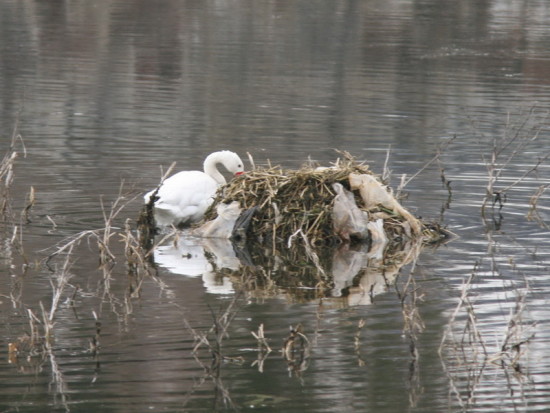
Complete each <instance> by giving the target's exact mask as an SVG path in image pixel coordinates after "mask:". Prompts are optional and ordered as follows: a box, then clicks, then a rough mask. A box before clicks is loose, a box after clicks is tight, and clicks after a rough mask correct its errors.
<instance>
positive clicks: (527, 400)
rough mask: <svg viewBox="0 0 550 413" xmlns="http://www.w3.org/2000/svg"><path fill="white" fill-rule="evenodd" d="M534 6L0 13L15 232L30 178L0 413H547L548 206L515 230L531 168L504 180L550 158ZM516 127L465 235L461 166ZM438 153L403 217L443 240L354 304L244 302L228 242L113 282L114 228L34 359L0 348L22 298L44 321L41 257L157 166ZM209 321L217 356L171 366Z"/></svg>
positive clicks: (110, 5) (479, 184)
mask: <svg viewBox="0 0 550 413" xmlns="http://www.w3.org/2000/svg"><path fill="white" fill-rule="evenodd" d="M549 14H550V9H549V8H548V5H547V4H546V2H545V1H542V0H538V1H531V2H524V1H498V0H492V1H484V2H478V1H461V2H456V1H429V0H421V1H414V2H413V1H399V0H391V1H363V2H357V1H319V2H315V3H312V2H308V1H298V2H296V1H266V2H252V1H235V2H223V1H206V2H193V1H170V0H168V1H163V2H148V1H126V0H120V1H108V0H98V1H95V2H89V1H72V2H40V1H30V0H18V1H12V0H7V1H3V2H2V3H1V5H0V53H1V59H0V79H1V83H0V135H1V136H2V150H3V151H5V150H7V148H8V146H9V141H10V136H11V134H12V130H13V128H14V125H16V124H18V131H19V133H20V134H21V136H22V137H23V142H24V147H25V150H26V151H24V150H23V147H22V144H21V141H19V140H18V141H17V150H18V152H19V155H20V156H19V157H18V159H17V163H16V165H15V175H14V176H15V180H14V183H13V186H12V190H11V196H12V198H13V199H12V206H13V211H14V214H15V215H14V216H16V219H15V221H16V222H19V218H18V217H19V211H21V209H22V208H23V207H24V205H25V199H26V198H27V196H28V195H27V194H28V193H29V191H30V187H31V186H32V187H33V188H34V191H35V198H36V201H35V204H34V206H33V208H32V210H31V215H30V219H31V222H30V223H25V224H23V225H22V227H21V228H20V230H21V232H18V233H17V234H22V241H21V244H22V246H23V250H22V251H21V249H17V248H16V246H14V245H13V242H11V241H10V240H11V239H12V235H13V226H12V225H11V224H9V223H6V224H5V225H4V227H3V232H2V262H1V265H2V266H1V268H0V276H1V282H0V311H1V312H0V318H1V326H2V327H1V330H0V331H1V333H0V365H1V369H0V372H1V373H0V384H1V386H0V388H1V390H0V410H2V411H25V412H43V411H75V412H88V411H90V412H91V411H94V412H95V411H205V412H208V411H217V410H239V411H247V410H256V411H265V412H268V411H274V412H275V411H277V412H278V411H285V412H293V411H296V412H298V411H299V412H325V411H326V412H332V411H336V410H338V411H368V412H374V411H376V412H396V411H417V412H439V411H536V410H541V411H545V410H548V409H550V396H549V394H550V389H549V387H548V382H549V377H548V371H549V370H550V366H549V365H548V360H549V357H548V356H549V354H548V342H549V341H550V334H549V333H548V324H549V321H550V313H549V312H548V311H547V310H546V308H547V306H548V298H547V297H548V293H549V290H550V278H549V274H548V267H549V265H550V256H549V255H550V253H549V245H550V236H549V231H548V223H549V221H548V219H549V213H550V212H549V197H548V191H546V192H544V193H543V194H542V196H541V197H540V198H539V199H538V203H537V205H538V209H537V211H538V213H539V214H540V220H541V222H537V221H536V220H528V219H527V214H528V213H529V212H530V206H529V202H530V199H531V198H532V196H533V195H535V194H536V191H537V189H539V188H540V187H541V186H544V185H548V184H549V178H548V177H549V176H550V170H549V167H548V161H547V160H546V161H544V162H543V163H542V164H541V165H540V166H539V167H538V168H537V170H536V171H534V172H533V173H531V174H529V175H527V176H526V177H525V178H524V179H523V180H521V182H516V181H517V180H518V179H519V178H521V177H522V176H523V175H524V173H525V172H527V171H528V170H530V169H531V168H533V167H534V166H535V165H536V162H537V158H539V157H542V156H544V155H545V154H547V153H548V151H549V148H550V144H549V137H550V132H549V130H548V121H547V119H546V111H547V110H548V107H549V104H550V59H549V58H548V51H547V44H548V37H549V35H550V32H549V30H550V29H548V25H547V21H548V17H549ZM516 135H517V136H518V138H517V139H516V140H513V141H512V143H511V144H510V145H509V146H508V147H507V148H506V149H505V150H504V152H503V155H502V158H500V161H499V162H500V164H501V165H505V168H504V169H503V170H502V173H501V174H500V175H499V179H498V182H497V183H496V189H500V190H502V189H504V188H505V187H507V186H509V185H513V186H512V187H511V188H510V189H509V190H507V191H506V203H505V204H504V206H503V208H502V209H501V210H500V213H499V212H498V210H497V211H496V212H495V211H493V212H491V211H489V210H488V211H487V214H486V220H485V221H484V220H483V219H482V217H481V210H480V207H481V204H482V200H483V196H484V194H485V187H486V185H487V182H488V172H487V168H486V165H485V161H486V160H488V159H490V157H491V154H492V152H493V140H494V139H495V138H499V139H505V140H507V141H510V139H511V138H512V137H513V136H516ZM535 136H537V137H538V138H537V139H531V138H534V137H535ZM453 137H455V138H454V140H453V141H452V143H451V144H450V145H449V146H448V147H446V148H445V149H443V151H442V156H441V163H437V162H434V163H432V164H430V165H429V166H428V167H426V168H425V169H424V170H423V171H422V173H420V174H419V175H418V176H416V177H415V179H413V180H411V181H410V183H408V185H407V187H406V192H407V194H408V197H407V199H406V200H405V201H404V203H405V205H406V206H407V207H408V208H410V210H411V211H413V212H414V213H415V214H417V215H421V216H422V217H424V218H426V219H430V220H441V221H442V222H443V224H445V225H446V226H447V227H448V228H449V229H450V230H452V231H453V232H454V233H456V234H457V235H458V238H457V239H455V240H454V241H453V242H451V243H449V244H446V245H444V246H440V247H439V248H425V249H424V250H423V251H422V253H421V254H420V256H419V257H418V260H417V262H416V265H415V266H414V268H412V266H411V264H408V265H406V266H404V267H403V268H402V269H401V273H400V274H401V275H399V276H398V277H397V278H396V279H384V282H381V281H380V280H378V281H377V282H376V289H373V290H372V291H373V292H374V293H372V294H366V295H365V294H363V295H361V290H360V289H359V290H357V289H355V290H353V291H355V292H358V294H359V295H357V294H356V295H353V294H350V295H349V296H346V295H347V294H349V290H348V291H346V292H345V293H342V292H341V291H340V292H339V291H333V294H332V295H333V296H332V297H328V298H324V299H320V298H319V297H317V295H318V294H316V292H315V291H313V292H312V291H311V290H310V289H308V288H306V287H307V286H305V287H303V288H297V287H296V286H295V285H290V286H289V285H275V286H273V285H272V286H271V287H270V288H267V287H266V285H265V284H264V285H262V286H260V287H262V288H260V287H258V288H257V289H255V290H254V291H250V290H245V291H243V289H242V285H240V284H239V283H236V282H235V280H236V279H235V278H233V280H232V278H231V277H234V276H235V274H239V272H241V273H244V270H243V269H242V267H240V263H239V262H237V261H235V260H234V257H232V255H231V254H232V251H233V250H232V248H227V246H226V245H225V246H223V245H222V246H217V248H218V251H220V249H221V251H223V252H221V253H219V256H221V257H225V258H226V261H224V262H223V263H219V262H218V263H217V265H218V266H217V267H213V265H212V264H213V263H212V262H208V260H207V259H206V257H205V255H204V245H202V242H201V241H198V240H193V239H187V238H185V237H183V238H182V239H180V244H179V248H180V250H177V251H175V250H174V249H173V247H172V246H171V245H172V244H171V243H167V244H166V245H165V246H164V247H162V248H160V249H158V250H157V251H156V253H155V259H156V261H157V264H158V274H157V275H156V276H155V277H151V276H145V277H143V278H140V279H139V280H138V281H140V282H141V283H138V284H136V279H135V278H132V277H131V276H129V275H128V270H127V268H126V266H125V260H124V251H123V246H122V245H121V244H120V243H119V238H120V237H119V235H118V234H116V235H115V236H114V237H113V238H112V241H111V244H112V246H111V248H112V252H113V254H114V255H115V256H116V257H117V263H116V265H115V266H114V267H113V268H109V272H107V273H105V272H104V270H102V269H98V252H97V248H96V244H97V242H96V241H95V240H94V239H93V238H91V240H90V241H89V239H83V240H82V242H81V243H80V244H79V245H78V246H77V247H75V249H74V250H73V252H72V255H71V260H70V262H71V266H70V269H69V271H68V273H69V274H70V280H69V283H68V284H67V285H66V286H65V287H64V289H63V294H62V296H61V299H60V302H59V305H58V307H57V311H56V312H55V320H54V321H55V325H54V327H53V332H54V334H53V335H54V339H53V340H52V348H51V351H50V352H49V353H47V354H44V353H42V354H38V355H34V356H32V357H29V358H27V357H26V356H23V357H13V354H9V352H8V343H14V342H17V339H18V338H19V337H21V336H23V334H24V333H25V332H27V333H30V323H29V315H28V314H29V313H28V311H29V310H31V311H32V312H33V313H34V314H36V315H37V316H38V317H41V309H40V302H42V303H43V304H44V306H45V308H46V310H47V311H49V308H50V303H51V301H52V295H53V293H52V285H51V283H50V282H51V281H52V280H54V281H55V280H56V279H57V278H56V275H55V274H59V272H60V271H61V270H62V268H63V265H64V261H63V260H61V259H57V260H54V261H53V262H52V263H51V264H52V269H53V272H52V271H50V270H48V269H47V267H46V266H45V265H44V263H43V262H42V260H43V258H45V257H46V256H47V255H48V254H49V253H51V252H52V251H53V250H52V249H51V248H53V247H54V246H55V245H58V243H60V242H61V243H64V242H65V243H66V242H67V237H70V236H75V235H77V234H79V233H80V232H81V231H86V230H92V229H98V228H102V227H103V226H104V217H103V213H102V206H101V205H102V204H101V202H103V204H104V206H105V208H106V209H107V210H109V208H110V205H111V203H112V202H114V200H115V199H116V198H117V195H118V194H119V191H120V187H121V183H123V189H122V192H123V193H124V194H128V195H127V196H126V198H125V199H126V200H129V201H130V202H129V203H128V205H127V206H126V207H125V208H124V209H123V210H122V212H121V213H120V214H119V216H118V217H117V220H116V221H115V226H116V227H118V228H120V227H122V226H123V224H124V221H125V220H126V219H127V218H131V219H135V218H136V216H137V213H138V210H139V208H140V200H139V198H138V199H136V200H135V201H131V198H132V196H133V195H134V194H138V193H140V192H143V191H145V190H149V189H150V188H152V187H154V186H155V185H156V183H157V182H158V181H159V178H160V176H161V167H162V168H164V170H165V169H166V168H167V167H168V166H169V165H170V164H171V163H172V162H173V161H177V168H178V169H196V168H200V164H201V162H202V159H203V158H204V156H205V155H206V154H208V153H209V152H211V151H213V150H216V149H220V148H224V149H232V150H235V151H237V152H239V153H240V154H241V155H242V156H243V158H245V159H246V152H250V153H251V154H252V156H253V157H254V159H255V161H256V162H257V163H260V164H265V163H266V162H267V160H268V159H269V160H270V161H271V162H272V163H276V164H282V165H284V166H286V167H297V166H298V165H300V164H301V163H302V162H304V161H305V160H307V159H308V158H312V159H314V160H317V161H319V162H320V163H323V164H327V163H328V162H330V161H333V160H334V159H335V157H336V155H335V152H334V149H335V148H336V149H341V150H347V151H349V152H350V153H352V154H353V155H355V156H356V157H358V158H359V159H361V160H364V161H366V162H368V163H369V164H370V165H371V167H372V169H373V170H374V171H379V172H381V171H382V169H383V166H384V163H385V159H386V152H387V150H388V148H389V147H391V154H390V157H389V161H388V166H389V168H390V169H391V170H392V181H391V182H392V184H393V186H397V185H398V183H399V182H400V179H401V176H402V175H403V174H407V176H408V177H410V176H412V175H414V174H416V173H417V172H418V171H419V170H420V169H421V168H422V167H423V166H424V165H425V164H426V163H427V162H428V161H429V160H430V159H432V158H433V156H434V155H435V154H436V152H437V148H438V147H439V146H440V145H442V144H445V142H448V141H449V140H450V139H452V138H453ZM498 142H499V141H497V145H499V143H498ZM519 143H522V144H521V146H519V147H518V146H517V145H518V144H519ZM523 143H524V145H523ZM24 152H26V153H24ZM25 154H26V156H23V155H25ZM508 159H509V160H508ZM441 168H443V170H444V175H445V177H446V179H448V180H450V181H451V183H450V187H451V191H452V192H451V196H450V197H449V192H448V191H447V189H446V188H445V187H444V186H443V185H442V183H441V178H440V176H441ZM496 206H497V207H498V205H496ZM209 248H212V247H211V246H210V247H209ZM265 255H266V256H267V255H268V252H265ZM25 260H26V261H27V265H24V261H25ZM346 265H347V267H346ZM350 266H351V264H350V263H347V264H346V262H343V263H341V266H340V267H338V268H339V270H338V274H342V273H345V272H346V269H349V267H350ZM222 267H223V268H225V270H223V271H217V270H216V268H218V269H219V268H222ZM263 269H264V271H265V272H270V271H271V272H272V273H273V274H275V273H277V272H279V273H280V272H281V271H284V270H285V269H284V268H281V267H279V268H275V269H274V268H269V267H267V266H266V267H265V268H263ZM105 271H106V270H105ZM350 271H351V270H350ZM411 271H412V274H413V276H414V277H413V278H412V279H413V280H414V282H415V284H414V288H413V289H410V284H408V285H407V280H408V279H409V274H411ZM472 275H473V276H472ZM349 277H351V278H353V274H351V275H349ZM348 280H349V279H348ZM353 282H355V286H357V280H355V281H353V280H352V284H353ZM468 282H469V283H468ZM465 283H468V284H467V285H466V286H464V285H465ZM344 284H345V283H344ZM55 285H56V284H55V282H54V286H55ZM366 285H373V284H366ZM346 286H349V285H346ZM407 288H409V289H408V290H407ZM403 291H409V294H408V295H407V296H406V297H405V300H403V302H404V303H405V306H402V298H403V293H402V292H403ZM411 291H412V292H414V293H415V294H416V295H415V294H412V293H411ZM464 291H467V292H468V294H467V295H466V296H464V297H465V300H464V302H463V305H461V306H458V304H459V303H460V300H459V299H460V297H461V295H462V293H463V292H464ZM363 292H364V290H363ZM338 295H340V296H341V297H338ZM342 295H343V296H342ZM315 297H317V298H315ZM415 298H416V300H415ZM229 306H231V307H229ZM228 308H229V309H230V310H231V311H230V314H231V316H232V317H233V318H231V320H230V323H229V327H228V330H227V335H226V336H224V338H223V340H222V344H223V347H222V348H223V351H222V354H224V355H225V356H227V358H226V359H225V360H224V361H223V362H222V363H221V364H219V365H218V366H217V368H215V369H213V370H211V368H212V365H211V354H210V352H209V351H208V350H207V349H206V347H205V346H202V347H200V348H199V352H198V353H197V354H196V357H194V356H193V353H192V350H193V348H194V347H195V345H196V340H195V338H196V336H197V335H199V336H200V335H201V334H206V333H207V332H208V330H209V328H210V327H211V326H212V319H213V314H219V313H220V312H223V311H225V310H226V309H228ZM404 310H405V311H404ZM416 310H417V311H416ZM408 320H413V321H414V323H412V325H413V327H412V328H407V326H409V327H410V326H411V323H408V324H407V322H408ZM469 320H470V321H472V320H473V321H474V322H470V321H469ZM511 320H512V322H511ZM363 322H364V326H363V327H361V326H362V325H363ZM262 324H263V326H264V329H265V336H266V337H267V339H268V343H269V344H270V346H271V347H272V348H273V352H272V353H270V354H269V355H267V358H266V359H265V360H264V361H263V364H262V363H254V362H255V361H256V360H258V357H259V356H260V355H261V353H260V352H259V351H258V344H257V341H256V340H255V339H254V337H253V336H252V335H251V331H254V332H257V331H258V328H259V326H260V325H262ZM298 324H301V326H302V333H303V334H304V335H305V336H306V337H307V342H305V341H304V343H306V344H303V346H304V347H307V348H306V350H307V351H302V352H300V351H299V350H300V349H299V348H298V346H297V347H296V348H297V350H296V360H297V361H296V360H295V362H294V363H291V362H289V360H285V358H284V357H283V355H282V354H281V352H280V349H281V348H282V346H283V343H284V342H285V339H287V338H288V337H289V327H290V326H293V327H296V326H297V325H298ZM35 325H37V326H38V327H39V328H42V327H41V326H42V325H41V324H39V323H38V322H35ZM193 331H194V333H193ZM194 334H195V337H194ZM207 337H209V339H210V340H213V335H212V334H211V333H210V334H209V335H208V336H207ZM94 339H96V340H99V344H100V346H99V348H94V346H93V345H91V344H90V342H91V341H92V342H93V340H94ZM411 344H412V347H411ZM518 344H519V345H518ZM514 345H516V346H515V347H514ZM411 348H413V350H414V351H413V352H411ZM518 349H519V351H517V350H518ZM516 357H517V359H515V358H516ZM260 361H261V360H260Z"/></svg>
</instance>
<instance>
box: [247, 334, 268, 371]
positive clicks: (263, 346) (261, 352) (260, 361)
mask: <svg viewBox="0 0 550 413" xmlns="http://www.w3.org/2000/svg"><path fill="white" fill-rule="evenodd" d="M250 333H251V334H252V335H253V336H254V338H255V339H256V340H257V341H258V358H257V359H256V360H255V361H254V362H253V363H252V366H253V367H254V366H255V365H258V371H259V372H260V373H263V372H264V362H265V360H266V359H267V357H268V356H269V353H271V351H272V350H271V347H269V344H268V343H267V339H266V338H265V335H264V325H263V324H260V326H259V327H258V332H256V333H255V332H254V331H251V332H250Z"/></svg>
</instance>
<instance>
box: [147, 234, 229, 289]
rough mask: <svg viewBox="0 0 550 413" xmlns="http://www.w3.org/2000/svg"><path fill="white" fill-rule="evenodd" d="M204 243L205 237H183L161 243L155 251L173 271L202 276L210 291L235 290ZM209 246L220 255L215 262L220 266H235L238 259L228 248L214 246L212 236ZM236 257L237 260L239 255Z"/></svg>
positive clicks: (159, 259)
mask: <svg viewBox="0 0 550 413" xmlns="http://www.w3.org/2000/svg"><path fill="white" fill-rule="evenodd" d="M203 243H205V242H204V240H198V239H193V238H185V237H181V238H180V239H179V240H178V243H177V245H176V246H175V245H174V244H173V243H170V244H168V245H161V246H158V247H157V248H156V249H155V252H154V257H155V262H156V263H157V264H158V265H160V266H161V267H164V268H166V269H167V270H168V271H170V272H171V273H173V274H181V275H187V276H190V277H196V276H202V280H203V283H204V286H205V287H206V291H207V292H209V293H212V294H231V293H233V291H234V290H233V285H232V284H231V281H230V280H229V278H228V277H224V276H220V275H218V274H217V273H216V272H215V270H214V268H213V267H212V264H210V263H209V262H208V260H207V259H206V257H205V255H204V253H205V248H204V247H203V245H202V244H203ZM226 243H227V241H226ZM228 244H229V243H228ZM229 245H231V244H229ZM208 247H209V249H210V251H211V252H212V253H213V254H215V256H216V257H217V258H218V259H217V260H216V262H215V264H214V265H215V266H216V267H217V269H220V268H231V269H236V268H233V267H232V266H233V265H234V264H235V263H234V261H232V259H231V256H230V254H229V253H228V252H227V251H226V250H224V249H221V248H220V247H219V246H212V243H211V240H210V241H209V242H208ZM217 254H220V255H217ZM234 259H235V260H236V257H235V258H234ZM237 261H238V260H237ZM237 268H238V267H237Z"/></svg>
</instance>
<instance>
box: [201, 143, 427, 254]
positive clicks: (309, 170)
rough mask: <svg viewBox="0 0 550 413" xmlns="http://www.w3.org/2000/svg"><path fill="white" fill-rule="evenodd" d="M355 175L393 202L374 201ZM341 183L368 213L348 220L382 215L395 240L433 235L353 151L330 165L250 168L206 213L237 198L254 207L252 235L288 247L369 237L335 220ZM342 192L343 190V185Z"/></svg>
mask: <svg viewBox="0 0 550 413" xmlns="http://www.w3.org/2000/svg"><path fill="white" fill-rule="evenodd" d="M351 177H362V178H368V179H369V180H370V181H372V183H373V184H374V186H375V187H376V190H375V191H374V192H375V193H377V195H376V197H377V199H379V198H380V196H381V197H382V198H384V199H387V200H390V201H391V202H390V203H388V202H385V201H384V200H380V201H376V199H375V200H374V204H373V203H372V202H369V200H367V201H365V197H366V196H367V195H365V193H362V189H363V188H358V187H357V186H353V185H356V184H354V182H353V178H351ZM350 181H351V182H350ZM335 184H340V185H341V186H342V187H340V188H343V189H344V191H343V192H344V193H345V195H347V197H348V198H354V200H351V202H352V204H353V203H354V204H355V205H356V206H357V207H358V208H359V209H358V210H357V212H358V213H360V214H362V215H360V216H359V218H357V214H356V216H355V219H354V217H350V218H348V220H355V221H365V222H364V223H362V224H366V223H368V222H369V221H370V222H374V221H379V220H380V219H382V220H383V228H384V232H385V233H386V236H387V238H388V241H389V242H390V243H391V242H392V241H396V240H398V241H399V242H402V241H403V240H404V239H411V238H418V237H423V236H425V235H428V236H431V235H430V232H429V231H425V227H424V226H423V224H422V223H421V222H420V221H419V220H418V219H416V218H414V217H413V216H412V215H411V214H410V213H408V211H406V210H405V209H404V208H403V207H401V205H399V204H398V202H397V201H396V200H395V199H394V197H393V195H392V194H391V192H390V191H389V190H388V188H386V186H384V185H383V184H382V183H381V182H380V180H379V179H378V178H376V177H375V176H374V174H373V173H372V172H371V171H370V169H369V167H368V166H367V165H365V164H362V163H359V162H357V161H356V160H355V159H354V158H352V157H351V156H350V155H348V154H344V157H343V158H341V159H338V160H337V161H336V162H335V163H334V164H333V165H331V166H330V167H317V166H314V165H305V166H303V167H302V168H300V169H298V170H286V169H282V168H281V167H279V166H276V167H272V166H269V167H259V168H255V169H254V170H252V171H248V172H246V173H245V174H243V175H241V176H238V177H236V178H235V179H233V180H232V181H231V182H229V183H228V184H227V185H226V186H224V187H223V188H222V189H221V190H220V191H219V192H218V195H217V197H216V199H215V201H214V203H213V205H212V206H211V208H210V209H209V210H208V211H207V212H206V215H205V220H206V221H209V220H213V219H215V218H216V215H217V213H216V211H217V209H218V206H219V205H222V204H230V203H234V202H237V203H238V204H239V206H240V208H241V209H242V210H243V211H250V212H251V219H250V222H249V224H248V226H247V228H246V238H247V240H254V242H259V243H260V244H262V245H264V246H272V247H275V246H283V247H287V246H289V245H291V244H292V243H293V242H294V240H297V241H298V240H299V241H300V242H305V243H308V244H309V245H315V246H321V245H324V246H326V245H337V244H340V243H342V241H347V240H350V238H351V241H352V242H353V241H367V242H368V241H369V239H367V238H363V239H357V237H354V235H355V234H354V233H353V231H352V233H350V234H342V231H341V230H340V229H339V228H338V224H336V225H335V222H334V221H335V219H336V218H335V217H336V215H335V200H336V199H337V198H338V191H337V190H336V189H337V188H336V186H335ZM352 188H353V189H352ZM339 191H340V193H342V189H340V190H339ZM348 191H349V192H348ZM351 194H353V195H351ZM353 201H354V202H353ZM344 205H346V204H344ZM355 205H352V207H355ZM344 209H346V208H344ZM355 209H357V208H355ZM359 224H360V225H361V223H359ZM350 235H351V236H350ZM359 238H361V237H359Z"/></svg>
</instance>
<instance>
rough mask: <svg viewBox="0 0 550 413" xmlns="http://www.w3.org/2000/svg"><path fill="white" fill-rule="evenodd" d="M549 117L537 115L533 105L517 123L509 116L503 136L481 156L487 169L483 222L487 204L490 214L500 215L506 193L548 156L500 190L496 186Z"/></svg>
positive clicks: (545, 155) (535, 138)
mask: <svg viewBox="0 0 550 413" xmlns="http://www.w3.org/2000/svg"><path fill="white" fill-rule="evenodd" d="M548 116H549V113H548V112H545V113H542V114H539V113H537V112H536V107H535V106H533V107H532V108H531V109H530V111H529V113H528V114H527V115H525V116H523V118H520V121H519V122H518V123H514V122H513V120H512V117H511V116H510V115H508V119H507V122H506V127H505V130H504V134H503V136H494V137H493V139H492V149H491V153H490V155H489V156H487V155H485V154H483V155H482V159H483V161H484V163H485V168H486V170H487V185H486V187H485V196H484V198H483V202H482V205H481V216H482V218H483V219H484V220H485V219H486V209H487V207H488V205H489V203H490V204H491V211H492V212H493V214H494V212H495V211H494V210H495V207H498V212H499V214H500V211H501V210H502V207H503V206H504V204H505V203H506V198H507V194H508V191H510V189H512V188H514V187H515V186H517V185H518V184H519V183H521V182H522V181H523V180H524V179H525V178H526V177H527V176H529V175H531V174H534V173H536V172H537V171H538V168H539V167H540V166H541V165H542V164H544V163H545V162H546V161H547V160H548V158H549V157H550V152H548V153H546V154H543V155H542V156H539V157H538V158H537V159H536V161H535V162H534V164H533V166H531V167H530V168H528V169H526V170H525V171H524V172H523V174H522V175H521V176H520V177H518V178H517V179H515V180H514V181H513V182H512V183H511V184H509V185H506V186H502V187H499V186H498V184H499V182H500V179H501V178H502V176H503V175H504V173H505V171H506V170H507V169H508V168H509V166H510V164H511V162H512V161H513V160H514V159H515V158H516V157H517V156H518V155H520V154H522V153H524V152H525V150H526V148H527V147H528V145H529V144H530V143H531V142H534V141H536V140H537V139H538V137H539V134H540V132H541V131H542V130H543V123H544V121H545V120H546V119H547V118H548Z"/></svg>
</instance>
